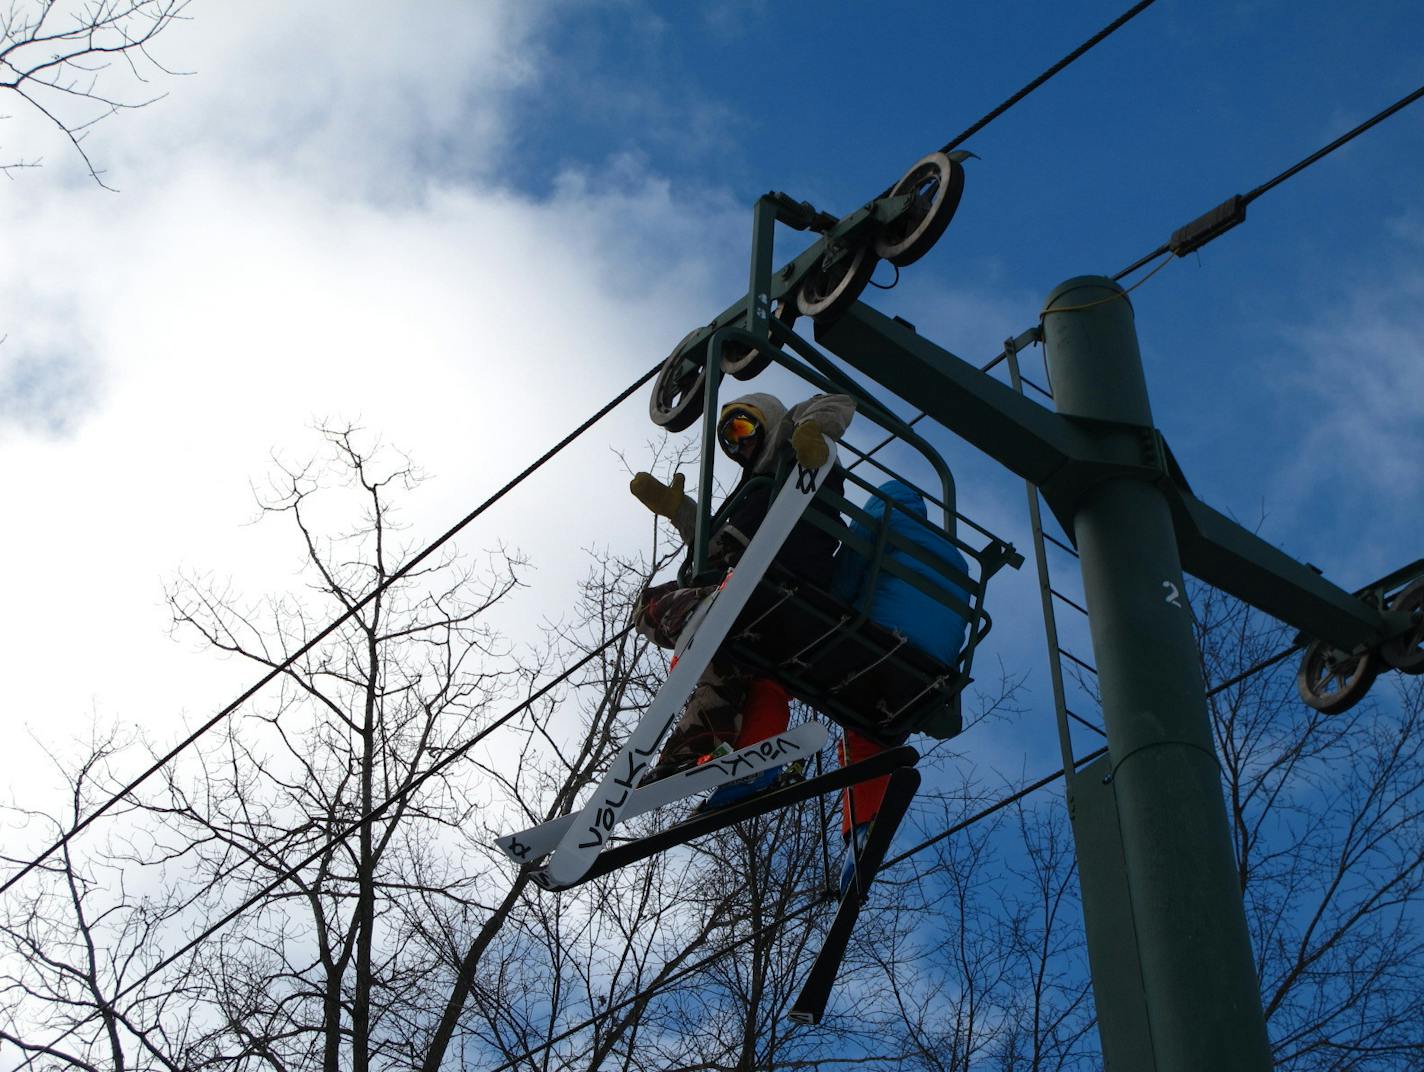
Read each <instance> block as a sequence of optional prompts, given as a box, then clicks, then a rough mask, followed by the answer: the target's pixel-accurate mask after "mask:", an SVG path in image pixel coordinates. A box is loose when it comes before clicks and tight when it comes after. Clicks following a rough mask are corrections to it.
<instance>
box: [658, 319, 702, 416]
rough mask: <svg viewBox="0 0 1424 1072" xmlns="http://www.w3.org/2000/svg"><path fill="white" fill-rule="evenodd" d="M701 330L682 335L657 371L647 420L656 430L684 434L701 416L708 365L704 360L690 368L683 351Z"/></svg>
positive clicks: (696, 329)
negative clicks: (682, 432)
mask: <svg viewBox="0 0 1424 1072" xmlns="http://www.w3.org/2000/svg"><path fill="white" fill-rule="evenodd" d="M704 330H706V329H704V328H694V329H693V330H692V331H689V332H688V333H687V334H686V335H684V336H683V338H682V341H681V342H680V343H678V344H677V345H676V346H674V347H673V350H672V353H670V354H668V356H667V360H666V361H664V362H663V367H662V368H660V369H659V370H658V377H657V379H656V380H654V381H653V396H652V398H651V399H649V401H648V416H649V417H651V418H652V420H653V423H654V424H656V425H657V426H658V427H659V428H666V429H667V430H668V431H669V432H681V431H685V430H686V429H688V428H691V427H692V425H693V424H694V423H696V421H697V419H698V418H699V417H701V416H702V408H703V405H704V404H705V402H706V399H705V398H704V397H703V396H704V393H705V392H704V391H703V387H704V385H705V384H706V381H707V362H706V359H705V356H704V359H703V360H702V361H700V362H697V363H696V364H690V363H689V358H688V357H687V356H685V354H684V350H685V349H686V348H687V344H688V342H689V341H690V340H691V339H692V337H693V336H694V335H696V334H697V333H698V332H700V331H704ZM704 345H705V344H704Z"/></svg>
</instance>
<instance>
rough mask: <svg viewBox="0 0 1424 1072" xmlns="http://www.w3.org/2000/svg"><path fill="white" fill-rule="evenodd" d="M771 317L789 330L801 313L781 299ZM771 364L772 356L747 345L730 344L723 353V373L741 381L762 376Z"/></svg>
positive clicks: (790, 303)
mask: <svg viewBox="0 0 1424 1072" xmlns="http://www.w3.org/2000/svg"><path fill="white" fill-rule="evenodd" d="M771 315H772V316H774V317H776V319H777V320H779V321H781V323H783V324H785V325H786V326H787V327H788V328H789V327H791V325H793V324H795V323H796V317H797V316H798V315H799V313H798V311H797V309H796V303H795V302H794V301H792V300H791V299H790V298H781V299H779V300H778V301H777V303H776V308H775V309H774V310H773V311H772V314H771ZM770 364H771V355H770V354H763V353H762V352H761V348H760V347H751V346H748V345H747V344H746V343H742V342H733V343H729V344H728V345H727V346H726V348H725V349H723V351H722V372H723V373H724V374H726V375H728V376H735V377H736V378H737V379H739V380H750V379H753V378H754V377H756V376H759V375H761V373H763V372H765V371H766V369H767V366H768V365H770Z"/></svg>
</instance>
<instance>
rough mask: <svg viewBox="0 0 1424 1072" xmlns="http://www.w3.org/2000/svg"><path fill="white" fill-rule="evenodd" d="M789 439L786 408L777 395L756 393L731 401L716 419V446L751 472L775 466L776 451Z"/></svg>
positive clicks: (758, 471) (789, 431)
mask: <svg viewBox="0 0 1424 1072" xmlns="http://www.w3.org/2000/svg"><path fill="white" fill-rule="evenodd" d="M790 438H791V426H790V425H789V424H788V423H787V420H786V407H785V406H784V405H782V404H781V400H780V399H779V398H777V397H776V396H775V395H769V394H763V393H761V392H756V391H753V392H752V393H750V394H745V395H742V396H741V397H740V398H734V399H732V401H730V402H728V403H727V404H726V405H724V406H723V407H722V410H721V412H720V413H719V414H718V416H717V445H718V446H719V447H721V448H722V451H723V453H725V454H726V455H727V457H729V458H731V459H732V460H733V461H735V462H736V463H737V464H738V465H740V466H741V467H742V468H743V469H745V470H747V471H748V472H752V473H762V472H766V471H768V469H769V468H771V467H774V466H775V464H776V452H777V450H778V449H779V448H780V447H781V446H782V445H783V444H784V443H785V442H786V441H787V440H788V439H790Z"/></svg>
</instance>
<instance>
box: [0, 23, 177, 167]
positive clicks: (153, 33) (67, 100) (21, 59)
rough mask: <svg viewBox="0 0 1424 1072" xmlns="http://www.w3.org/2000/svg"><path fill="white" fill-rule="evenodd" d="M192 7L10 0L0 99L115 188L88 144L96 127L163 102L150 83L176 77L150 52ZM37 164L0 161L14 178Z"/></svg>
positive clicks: (0, 51)
mask: <svg viewBox="0 0 1424 1072" xmlns="http://www.w3.org/2000/svg"><path fill="white" fill-rule="evenodd" d="M187 6H188V0H85V2H82V3H81V2H75V3H60V2H59V0H9V3H8V6H6V7H5V8H3V9H0V100H3V99H4V98H5V97H8V98H10V99H11V100H13V101H15V102H17V103H18V106H19V107H20V108H22V109H24V110H25V111H28V112H30V113H31V114H33V115H36V116H39V117H40V118H41V119H42V120H43V121H44V122H45V123H46V124H48V125H49V126H51V127H53V128H54V129H55V130H56V131H58V132H59V133H60V134H61V135H62V136H63V137H64V139H65V140H66V141H67V142H68V143H69V144H70V145H71V146H72V147H73V149H74V151H75V152H76V153H78V154H79V158H80V159H81V160H82V161H83V162H84V167H85V169H86V170H87V171H88V172H89V175H90V177H91V178H92V179H93V180H94V181H95V182H96V183H98V184H99V185H100V186H102V187H104V189H111V187H109V186H108V185H107V184H106V183H105V182H104V180H103V178H102V176H103V172H102V171H101V170H100V169H99V168H98V167H96V165H95V163H94V160H93V158H92V157H91V156H90V155H89V152H88V150H87V149H86V148H85V146H84V140H85V139H86V138H87V137H88V135H89V132H90V131H91V130H92V129H93V127H94V126H95V125H96V124H97V123H100V122H102V121H103V120H105V119H107V118H109V117H110V116H112V115H114V114H116V113H118V112H121V111H128V110H133V109H137V108H143V107H145V106H147V105H149V104H152V103H154V102H155V101H157V100H159V99H160V98H161V97H162V96H163V95H164V94H162V93H154V92H152V91H150V89H149V80H150V78H152V77H153V76H154V75H155V74H163V75H170V74H173V73H175V72H173V71H171V70H169V69H168V68H167V67H165V66H164V65H163V64H162V63H161V62H160V61H159V60H158V59H157V58H156V57H155V56H154V54H153V51H152V45H153V43H154V41H155V39H156V38H157V37H158V35H159V34H161V33H162V32H163V31H164V30H165V29H167V28H168V27H169V26H170V25H172V24H173V22H175V21H176V20H178V19H180V18H182V17H183V12H184V10H185V9H186V8H187ZM115 67H119V68H122V69H123V72H124V73H122V74H115V73H114V71H113V70H112V68H115ZM126 83H127V84H126ZM135 85H136V86H137V88H135ZM7 118H12V117H11V116H8V115H0V119H7ZM40 163H41V161H40V159H38V158H33V157H32V158H25V157H23V156H21V157H17V158H14V159H10V160H6V159H3V158H0V173H4V174H6V175H12V176H13V173H14V172H15V171H17V170H19V169H22V168H32V167H38V166H39V165H40Z"/></svg>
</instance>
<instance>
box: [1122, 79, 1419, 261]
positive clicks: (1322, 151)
mask: <svg viewBox="0 0 1424 1072" xmlns="http://www.w3.org/2000/svg"><path fill="white" fill-rule="evenodd" d="M1421 97H1424V86H1420V87H1419V88H1418V89H1416V90H1415V91H1414V92H1412V93H1408V94H1406V95H1405V96H1403V97H1400V98H1399V100H1397V101H1395V102H1394V103H1393V104H1391V105H1390V106H1389V107H1388V108H1385V109H1383V110H1382V111H1378V112H1376V113H1375V114H1374V115H1372V116H1370V118H1368V119H1366V120H1365V121H1364V122H1363V123H1361V124H1360V125H1359V126H1357V127H1355V128H1354V129H1353V130H1349V131H1347V132H1345V133H1344V134H1341V135H1340V136H1339V137H1338V138H1336V139H1335V140H1334V141H1332V142H1331V143H1330V144H1329V145H1324V146H1321V147H1320V148H1319V149H1317V150H1315V152H1313V153H1311V154H1310V155H1309V156H1307V157H1305V158H1304V159H1303V160H1301V161H1299V162H1298V163H1295V164H1292V165H1291V166H1290V167H1288V168H1286V169H1285V170H1284V171H1282V172H1281V173H1280V174H1278V175H1276V176H1275V177H1274V178H1271V179H1267V180H1266V181H1265V182H1263V183H1261V185H1259V186H1257V187H1255V188H1254V189H1252V190H1251V191H1250V192H1249V193H1246V194H1242V195H1241V207H1242V209H1243V210H1244V209H1245V207H1246V206H1247V205H1249V204H1251V202H1253V201H1255V200H1256V199H1257V198H1258V197H1261V196H1262V195H1263V194H1266V193H1268V192H1269V191H1271V190H1274V189H1275V188H1276V187H1277V186H1279V185H1280V184H1281V183H1283V182H1285V181H1286V180H1287V179H1290V178H1292V177H1294V176H1295V175H1298V174H1299V173H1300V172H1302V171H1304V170H1305V169H1306V168H1308V167H1310V166H1311V165H1312V164H1314V163H1316V162H1317V161H1319V160H1323V159H1324V158H1325V157H1327V156H1329V155H1330V154H1331V153H1333V152H1334V151H1335V150H1336V149H1339V148H1340V147H1341V146H1343V145H1345V144H1347V143H1349V142H1351V141H1354V140H1355V139H1356V138H1358V137H1359V136H1360V135H1361V134H1363V133H1364V132H1365V131H1367V130H1369V129H1370V128H1371V127H1373V126H1375V125H1377V124H1379V123H1382V122H1384V121H1385V120H1386V119H1388V118H1389V117H1390V116H1392V115H1393V114H1394V113H1395V112H1398V111H1400V110H1401V109H1403V108H1407V107H1409V105H1411V104H1413V103H1414V102H1415V101H1417V100H1419V99H1420V98H1421ZM1223 233H1224V232H1223ZM1210 241H1212V239H1207V242H1210ZM1205 244H1206V243H1205V242H1203V243H1202V244H1201V245H1205ZM1200 248H1201V246H1195V247H1193V249H1200ZM1169 252H1171V245H1170V244H1169V243H1165V242H1164V243H1163V244H1162V245H1160V246H1158V247H1157V248H1156V249H1154V250H1153V251H1152V252H1151V253H1147V254H1144V255H1143V256H1141V257H1139V258H1137V260H1135V261H1133V262H1132V263H1131V264H1129V265H1128V266H1127V267H1126V268H1124V269H1123V270H1122V271H1120V272H1118V273H1117V275H1115V276H1113V279H1121V278H1122V277H1123V276H1125V275H1130V274H1131V273H1132V272H1135V271H1137V269H1139V268H1141V267H1142V266H1143V265H1144V264H1146V263H1147V262H1149V261H1151V260H1152V259H1153V258H1155V257H1160V256H1161V255H1162V254H1163V253H1169ZM1187 252H1192V250H1188V251H1187Z"/></svg>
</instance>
